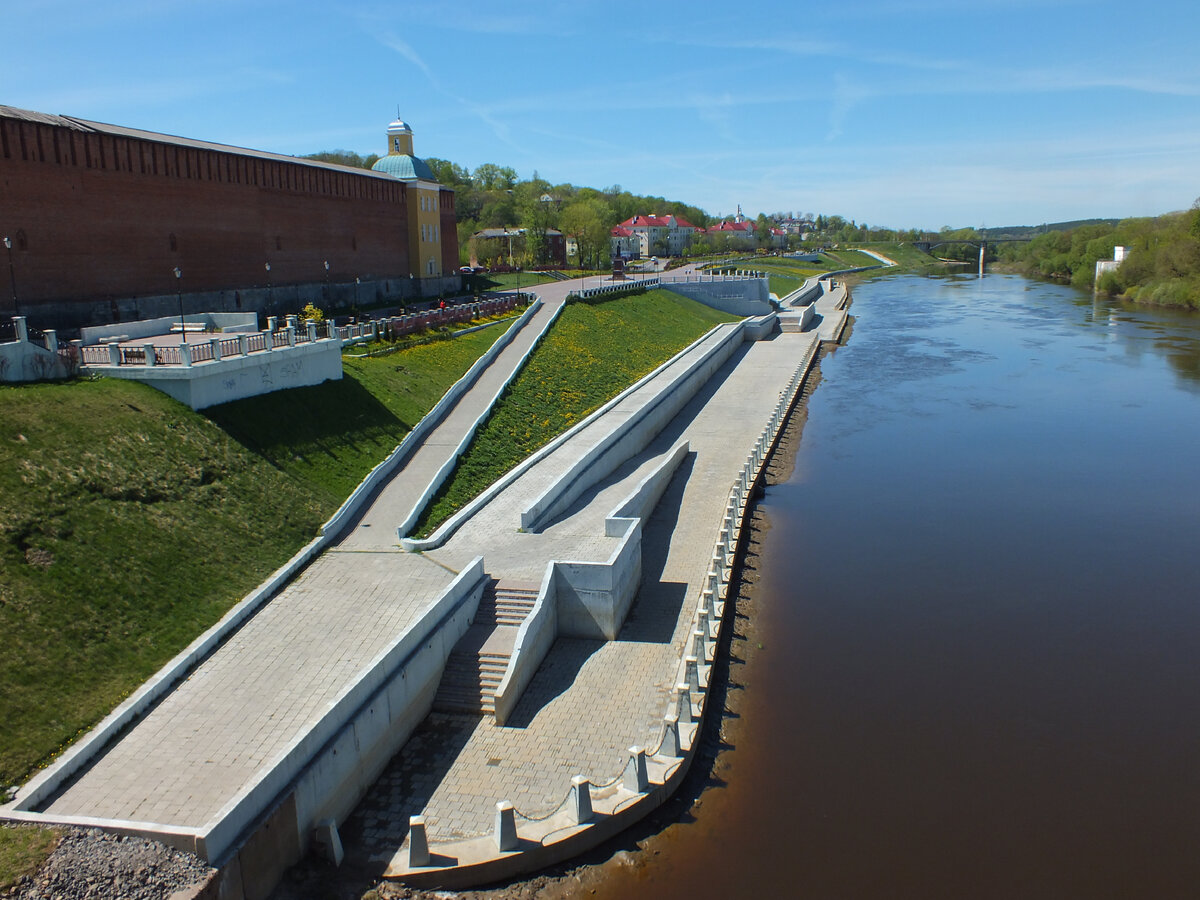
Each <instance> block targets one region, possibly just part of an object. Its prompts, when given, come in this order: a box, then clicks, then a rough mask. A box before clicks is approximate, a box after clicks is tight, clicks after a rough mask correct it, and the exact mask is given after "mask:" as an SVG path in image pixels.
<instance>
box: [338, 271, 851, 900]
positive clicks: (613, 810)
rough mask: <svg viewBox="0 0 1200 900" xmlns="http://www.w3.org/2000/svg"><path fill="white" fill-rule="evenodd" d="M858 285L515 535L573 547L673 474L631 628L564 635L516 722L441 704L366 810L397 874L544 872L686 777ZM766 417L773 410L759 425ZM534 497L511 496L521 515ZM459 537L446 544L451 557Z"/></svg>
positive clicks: (766, 346) (648, 549) (370, 830)
mask: <svg viewBox="0 0 1200 900" xmlns="http://www.w3.org/2000/svg"><path fill="white" fill-rule="evenodd" d="M844 300H845V291H844V288H842V287H840V286H839V287H838V288H836V289H835V290H834V291H830V292H828V293H827V294H826V296H825V299H824V301H823V303H822V306H821V309H822V312H821V313H819V314H818V315H819V316H820V322H819V324H820V327H821V333H820V335H819V337H818V335H817V334H815V333H810V334H804V335H799V334H794V335H784V334H779V333H776V334H775V336H774V337H773V338H771V339H770V340H766V341H760V342H756V343H749V344H745V345H744V349H743V351H742V352H741V353H740V354H738V355H737V356H735V357H734V358H731V359H730V360H729V361H728V363H727V365H726V366H725V367H723V368H722V369H721V370H720V371H718V372H717V373H716V374H715V375H714V376H713V378H712V379H710V380H709V382H708V383H707V384H706V385H705V386H704V388H703V389H702V390H701V391H700V392H699V393H698V394H697V395H696V396H695V397H694V398H693V400H692V401H691V402H690V403H689V404H688V405H686V406H685V407H684V408H683V409H682V410H681V411H680V412H679V414H677V415H676V416H675V417H674V419H672V420H671V422H669V423H668V424H667V425H666V426H665V427H664V428H663V429H662V431H661V433H660V434H659V435H658V436H657V437H656V438H655V440H654V441H652V442H651V443H650V444H649V445H648V446H647V448H646V450H645V451H644V452H645V456H644V457H643V456H641V455H639V456H637V457H635V458H633V459H631V460H629V462H628V463H626V465H625V466H624V467H622V468H621V469H619V470H617V471H616V472H614V473H613V474H612V475H611V476H609V477H608V478H606V479H604V480H603V482H602V483H601V484H598V485H596V486H595V487H594V488H593V492H592V493H590V494H589V495H587V496H586V497H585V498H584V499H583V500H581V501H579V502H577V503H576V504H575V506H574V507H573V511H572V513H571V514H570V515H568V516H567V517H566V518H564V519H562V520H560V521H557V522H555V523H554V524H552V525H551V526H550V527H548V528H547V529H546V531H545V532H543V533H542V534H540V535H539V534H525V535H520V534H515V533H514V534H512V535H511V536H510V539H509V546H512V547H520V548H521V550H522V551H524V550H525V549H526V548H528V550H530V551H533V550H534V549H535V548H536V547H537V546H539V542H541V544H543V545H547V549H545V550H544V551H543V552H547V553H548V552H559V551H561V550H562V548H563V547H564V546H568V544H567V540H568V539H570V540H573V541H574V544H575V546H577V547H578V548H580V549H582V548H584V547H587V546H593V544H591V543H589V541H591V540H593V539H590V538H586V535H587V534H588V533H590V532H588V529H589V528H596V527H597V526H600V527H602V526H601V525H600V523H601V522H602V521H603V517H604V516H609V517H610V518H618V517H617V516H616V515H615V514H616V513H618V512H621V511H622V510H623V506H622V504H621V498H624V497H632V496H635V495H636V494H637V488H638V486H640V485H643V484H648V483H651V482H653V480H654V479H655V478H656V477H658V476H659V475H660V474H662V473H664V472H671V473H672V474H671V475H670V478H669V486H668V487H667V488H666V489H665V493H664V494H663V495H662V499H661V500H660V501H659V503H658V507H657V508H656V510H655V512H654V513H653V514H651V515H650V516H648V517H647V518H646V519H644V520H643V524H644V527H643V532H642V536H641V538H642V545H643V546H642V555H643V562H642V566H643V577H642V579H641V584H640V588H639V591H638V595H637V599H636V601H635V602H634V604H633V606H632V608H631V610H630V613H629V618H628V620H627V622H626V624H625V626H624V627H623V628H622V630H621V632H620V633H619V634H618V636H617V638H616V640H608V641H603V642H597V641H591V642H583V643H580V642H578V641H575V640H564V639H562V638H560V639H558V640H557V641H555V642H554V644H553V646H552V648H551V650H550V651H549V654H548V655H547V658H546V660H545V662H544V663H543V665H542V666H541V667H540V668H538V670H537V671H536V673H535V674H534V675H533V677H532V678H531V680H530V682H529V684H528V686H527V688H526V691H525V694H524V696H522V697H521V699H520V700H519V701H518V702H517V703H516V704H515V707H514V709H513V710H512V712H511V713H510V715H511V717H512V722H513V724H514V725H515V726H516V727H512V725H510V726H509V727H501V726H499V725H497V724H496V723H495V722H489V721H487V720H486V719H485V720H481V721H480V720H470V721H467V720H465V719H464V718H463V717H454V716H437V715H435V716H434V717H432V718H431V721H430V723H428V724H427V726H426V728H425V729H423V730H422V732H420V733H418V735H416V736H415V737H414V739H413V741H414V744H413V745H412V746H410V747H409V748H406V750H405V752H404V753H402V754H400V756H399V757H397V760H396V761H395V762H394V763H393V765H392V766H391V767H389V770H388V772H387V773H385V776H384V778H383V779H381V781H380V783H379V784H377V785H376V787H375V789H373V791H372V792H371V796H370V797H369V798H368V800H367V801H366V802H365V803H364V805H363V807H362V810H361V812H360V813H356V816H358V815H362V816H363V817H364V821H366V822H369V823H371V824H370V825H368V826H367V829H366V830H365V831H364V844H365V845H364V846H363V847H362V848H360V849H361V850H362V851H363V852H369V853H370V854H371V856H372V857H373V858H375V859H379V860H390V863H389V873H390V876H391V877H399V878H402V879H403V880H404V881H405V882H406V883H411V884H415V885H442V886H450V887H464V886H468V885H471V884H478V883H482V882H484V881H489V880H494V879H497V878H502V877H508V876H510V875H513V874H517V873H520V872H527V871H531V870H533V869H536V868H539V867H542V866H545V865H548V864H550V863H551V862H554V861H556V860H560V859H564V858H567V857H569V856H572V855H575V854H577V853H580V852H583V851H584V850H585V849H587V848H588V847H590V846H593V845H594V844H595V843H598V842H600V841H603V840H604V839H606V837H608V836H609V835H611V834H613V833H615V832H616V831H619V830H620V829H622V828H625V827H627V826H628V825H629V824H631V823H632V822H633V821H636V820H637V819H638V818H640V817H642V816H644V815H646V814H647V813H648V812H650V811H651V810H652V809H654V808H655V807H656V806H657V805H659V804H661V803H662V802H663V801H664V800H665V799H666V798H667V797H668V796H670V794H671V793H672V792H673V791H674V790H675V789H676V787H677V786H678V784H679V782H680V781H681V780H682V778H683V775H684V773H685V772H686V770H687V767H688V766H689V765H690V763H691V760H692V759H693V758H694V753H695V748H694V740H695V734H696V731H697V728H698V725H699V721H700V719H701V717H702V716H703V715H704V714H705V711H706V708H707V703H708V701H707V691H708V677H709V671H710V668H711V665H712V662H713V656H712V654H713V652H714V649H713V648H714V647H715V646H716V644H717V640H718V637H719V635H720V633H721V632H720V629H721V628H722V627H724V626H723V625H722V624H721V623H722V616H723V613H724V609H723V602H724V591H725V590H727V579H728V572H729V567H730V566H731V565H732V562H733V557H734V555H735V554H736V552H737V548H738V546H739V545H738V541H739V540H740V535H741V529H742V524H743V519H744V515H745V505H746V502H747V500H748V495H749V492H750V491H752V490H753V487H754V484H755V483H756V480H757V478H758V477H759V473H760V472H761V468H762V465H763V463H764V460H765V459H766V457H767V456H768V455H769V452H770V448H771V447H772V446H773V443H774V441H775V439H776V437H777V435H778V432H779V429H780V428H781V427H782V425H783V423H784V421H785V419H786V415H787V411H788V410H789V409H790V406H791V404H792V402H794V398H795V396H796V394H797V391H798V390H799V388H800V385H801V384H802V383H803V377H804V375H805V373H807V371H808V368H809V366H810V365H811V362H812V359H813V356H814V355H815V351H816V347H817V345H818V340H819V339H828V340H834V339H836V336H837V334H838V333H839V332H840V330H841V328H842V327H844V324H845V311H844V309H841V308H840V306H841V305H842V304H843V303H844ZM785 360H786V361H787V362H786V363H785ZM764 401H765V404H764ZM760 410H761V411H760ZM751 421H755V422H757V423H758V424H756V425H753V426H751V427H749V428H748V427H747V424H748V423H749V422H751ZM759 428H761V431H759V430H758V429H759ZM681 441H687V445H686V446H687V449H686V451H684V450H682V449H681V448H682V446H683V445H682V444H681ZM561 471H563V472H565V471H566V467H563V469H562V470H561ZM722 473H723V474H722ZM647 479H649V480H650V481H647ZM718 484H722V485H723V487H721V488H716V489H714V488H715V486H716V485H718ZM521 508H523V507H522V506H521V505H520V504H519V503H517V504H510V510H511V511H510V515H517V514H519V510H520V509H521ZM600 509H602V510H603V514H600V513H599V512H598V510H600ZM490 527H491V529H492V530H493V531H494V530H495V523H493V524H492V525H491V526H490ZM469 528H470V526H469V525H468V526H465V527H464V534H465V532H466V531H467V530H468V529H469ZM481 535H482V532H480V533H479V534H477V535H476V537H477V538H478V537H481ZM462 536H463V534H460V535H459V536H456V538H455V540H459V539H461V538H462ZM453 543H454V541H451V542H450V543H449V544H448V545H447V547H446V548H444V549H442V550H439V551H433V554H434V555H435V556H436V555H439V554H441V555H442V557H441V558H443V559H452V558H453V552H454V550H455V548H454V547H453V546H452V545H453ZM593 552H594V550H593ZM559 556H560V558H561V553H559ZM488 559H489V560H493V561H494V560H496V559H497V557H496V555H495V554H494V553H492V554H489V555H488ZM488 568H489V570H490V571H494V570H495V569H496V563H495V562H489V563H488ZM581 651H582V652H583V655H582V656H581V655H580V652H581ZM566 672H570V676H569V678H568V680H566V681H564V680H563V679H564V674H565V673H566ZM664 713H665V717H664ZM450 747H453V748H454V749H453V751H452V752H453V754H454V756H455V761H454V763H453V764H452V765H450V766H449V768H448V769H447V768H446V764H445V761H444V760H445V757H444V756H443V755H442V754H443V753H444V752H445V751H446V750H449V748H450ZM629 748H634V749H629ZM410 751H411V752H410ZM406 757H407V758H406ZM423 759H424V760H427V761H428V762H425V761H423ZM434 759H438V760H439V762H438V763H437V764H436V770H437V773H438V774H437V775H436V776H435V778H434V782H433V784H432V785H431V786H427V787H424V788H421V789H419V796H418V797H415V798H414V797H413V796H412V790H411V788H405V785H428V784H429V782H427V781H425V780H424V778H425V777H426V776H425V775H423V774H422V773H428V771H429V770H428V765H429V762H432V760H434ZM412 816H415V817H417V818H416V819H415V820H410V817H412ZM410 821H412V822H413V825H414V828H413V831H412V832H411V833H410V831H409V823H410ZM448 838H449V840H448ZM514 841H515V842H516V843H515V844H514V843H513V842H514ZM389 848H390V849H389ZM425 850H428V851H429V853H430V854H431V855H430V857H429V860H428V862H426V861H425V857H424V856H423V852H424V851H425ZM414 854H415V855H414Z"/></svg>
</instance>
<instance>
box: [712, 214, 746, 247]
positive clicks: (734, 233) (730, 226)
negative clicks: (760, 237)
mask: <svg viewBox="0 0 1200 900" xmlns="http://www.w3.org/2000/svg"><path fill="white" fill-rule="evenodd" d="M708 234H710V235H712V236H713V237H719V236H721V235H724V236H725V237H727V238H728V239H729V243H730V244H731V245H739V244H740V245H744V246H746V247H753V246H754V223H753V222H751V221H750V220H749V219H745V220H743V221H740V222H739V221H733V222H718V223H717V224H716V225H711V226H709V229H708Z"/></svg>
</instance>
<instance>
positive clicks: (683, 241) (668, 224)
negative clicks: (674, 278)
mask: <svg viewBox="0 0 1200 900" xmlns="http://www.w3.org/2000/svg"><path fill="white" fill-rule="evenodd" d="M618 230H620V231H622V232H625V233H624V234H620V235H618V233H617V232H618ZM702 230H703V229H700V228H697V227H696V226H695V225H693V224H692V223H691V222H689V221H687V220H686V219H681V218H679V217H678V216H671V215H667V216H659V215H650V216H642V215H638V216H633V217H632V218H629V219H626V220H625V221H624V222H622V223H621V224H620V225H618V226H616V228H614V229H613V230H612V241H613V256H616V255H618V247H617V241H618V239H620V240H622V241H624V242H625V243H624V244H622V248H624V247H626V246H628V247H629V249H630V250H632V251H633V252H632V253H629V252H628V251H626V250H625V249H621V250H620V254H621V255H623V256H625V258H627V259H636V258H638V257H640V256H680V255H682V254H683V248H684V247H686V246H687V245H688V244H690V243H691V242H692V237H693V235H695V234H696V233H697V232H698V231H702Z"/></svg>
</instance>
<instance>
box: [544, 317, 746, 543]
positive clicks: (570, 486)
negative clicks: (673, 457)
mask: <svg viewBox="0 0 1200 900" xmlns="http://www.w3.org/2000/svg"><path fill="white" fill-rule="evenodd" d="M743 332H744V326H743V325H742V324H741V323H739V324H738V325H735V326H734V327H732V328H727V329H724V333H722V328H721V326H718V328H717V329H714V331H713V332H710V333H709V335H706V336H705V337H704V338H703V339H702V340H701V341H698V342H697V343H696V344H693V345H692V347H689V348H688V350H687V351H684V355H682V356H677V357H675V359H676V360H678V364H677V366H676V368H677V371H676V372H675V373H674V374H673V377H672V378H671V379H670V381H669V382H668V383H667V384H666V385H664V386H663V387H662V388H661V389H660V390H659V391H658V392H657V393H656V395H655V396H654V397H653V398H652V399H651V400H650V401H649V402H647V403H645V404H644V405H642V406H641V407H640V408H639V409H637V410H636V411H635V412H634V413H633V414H631V415H630V416H628V417H627V418H625V419H624V420H623V421H621V422H620V423H619V424H618V425H617V427H615V428H614V429H613V430H612V431H611V432H609V433H608V434H606V435H605V436H604V437H603V438H601V439H600V440H599V441H597V442H596V444H595V445H594V446H593V447H591V448H590V449H589V450H588V451H587V452H586V453H585V454H584V455H583V456H582V457H580V458H579V459H578V460H577V461H576V462H575V463H574V464H572V466H571V467H570V468H569V469H568V470H567V471H566V472H564V473H563V475H562V476H561V477H559V478H557V479H555V481H554V483H553V484H551V485H550V486H549V487H548V488H547V489H546V490H545V491H544V492H543V493H542V494H541V496H539V497H538V498H537V499H536V500H534V501H533V503H531V504H530V505H529V506H528V507H527V508H526V509H525V510H523V511H522V512H521V527H522V528H523V529H525V530H526V531H536V530H537V529H538V528H539V527H541V525H542V524H543V523H544V522H545V521H546V520H548V519H550V518H552V517H553V516H554V515H556V514H558V513H559V512H561V511H562V510H564V509H566V508H567V507H568V506H569V505H570V504H571V503H573V502H574V501H575V500H576V499H577V498H578V497H579V496H580V495H581V494H582V493H583V492H584V491H586V490H587V489H588V488H589V487H591V486H592V485H593V484H595V483H597V482H598V481H600V480H601V479H602V478H604V477H605V476H607V475H608V474H609V473H611V472H612V471H614V470H615V469H616V468H617V467H618V466H620V465H621V464H622V463H623V462H625V460H627V459H629V458H630V457H632V456H635V455H636V454H638V453H640V452H641V451H642V450H644V449H645V448H646V446H647V445H648V444H649V443H650V442H651V441H652V440H654V438H655V437H656V436H657V435H658V433H659V432H660V431H661V430H662V428H663V426H665V425H666V423H667V422H669V421H670V420H671V419H672V418H674V416H675V414H676V413H678V412H679V410H680V409H682V408H683V406H684V404H686V403H687V402H688V401H689V400H691V398H692V397H693V396H695V394H696V392H697V391H698V390H699V389H700V388H701V387H702V386H703V385H704V384H705V383H706V382H707V381H708V379H709V378H711V377H712V374H713V372H715V371H716V370H717V369H718V368H720V366H721V365H723V364H724V363H725V361H726V360H728V359H729V357H730V356H732V355H733V352H734V351H735V350H736V349H737V347H738V346H740V345H741V343H742V342H743V341H744V340H745V337H744V333H743ZM704 342H707V343H709V346H708V347H707V348H705V349H703V350H702V351H700V352H698V353H697V352H695V351H696V350H697V349H698V347H699V346H703V343H704ZM689 351H691V352H689ZM689 357H692V358H689Z"/></svg>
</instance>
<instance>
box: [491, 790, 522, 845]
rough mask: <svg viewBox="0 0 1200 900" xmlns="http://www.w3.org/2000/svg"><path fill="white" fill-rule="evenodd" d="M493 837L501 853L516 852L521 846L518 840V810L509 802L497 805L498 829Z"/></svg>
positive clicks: (495, 829) (505, 801)
mask: <svg viewBox="0 0 1200 900" xmlns="http://www.w3.org/2000/svg"><path fill="white" fill-rule="evenodd" d="M492 837H493V839H494V840H495V841H496V849H497V850H499V851H500V852H501V853H505V852H507V851H509V850H516V849H517V847H518V846H519V844H520V842H519V841H518V840H517V816H516V810H514V809H513V805H512V804H511V803H509V802H508V801H507V800H501V801H500V802H499V803H497V804H496V827H495V828H494V829H493V833H492Z"/></svg>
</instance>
